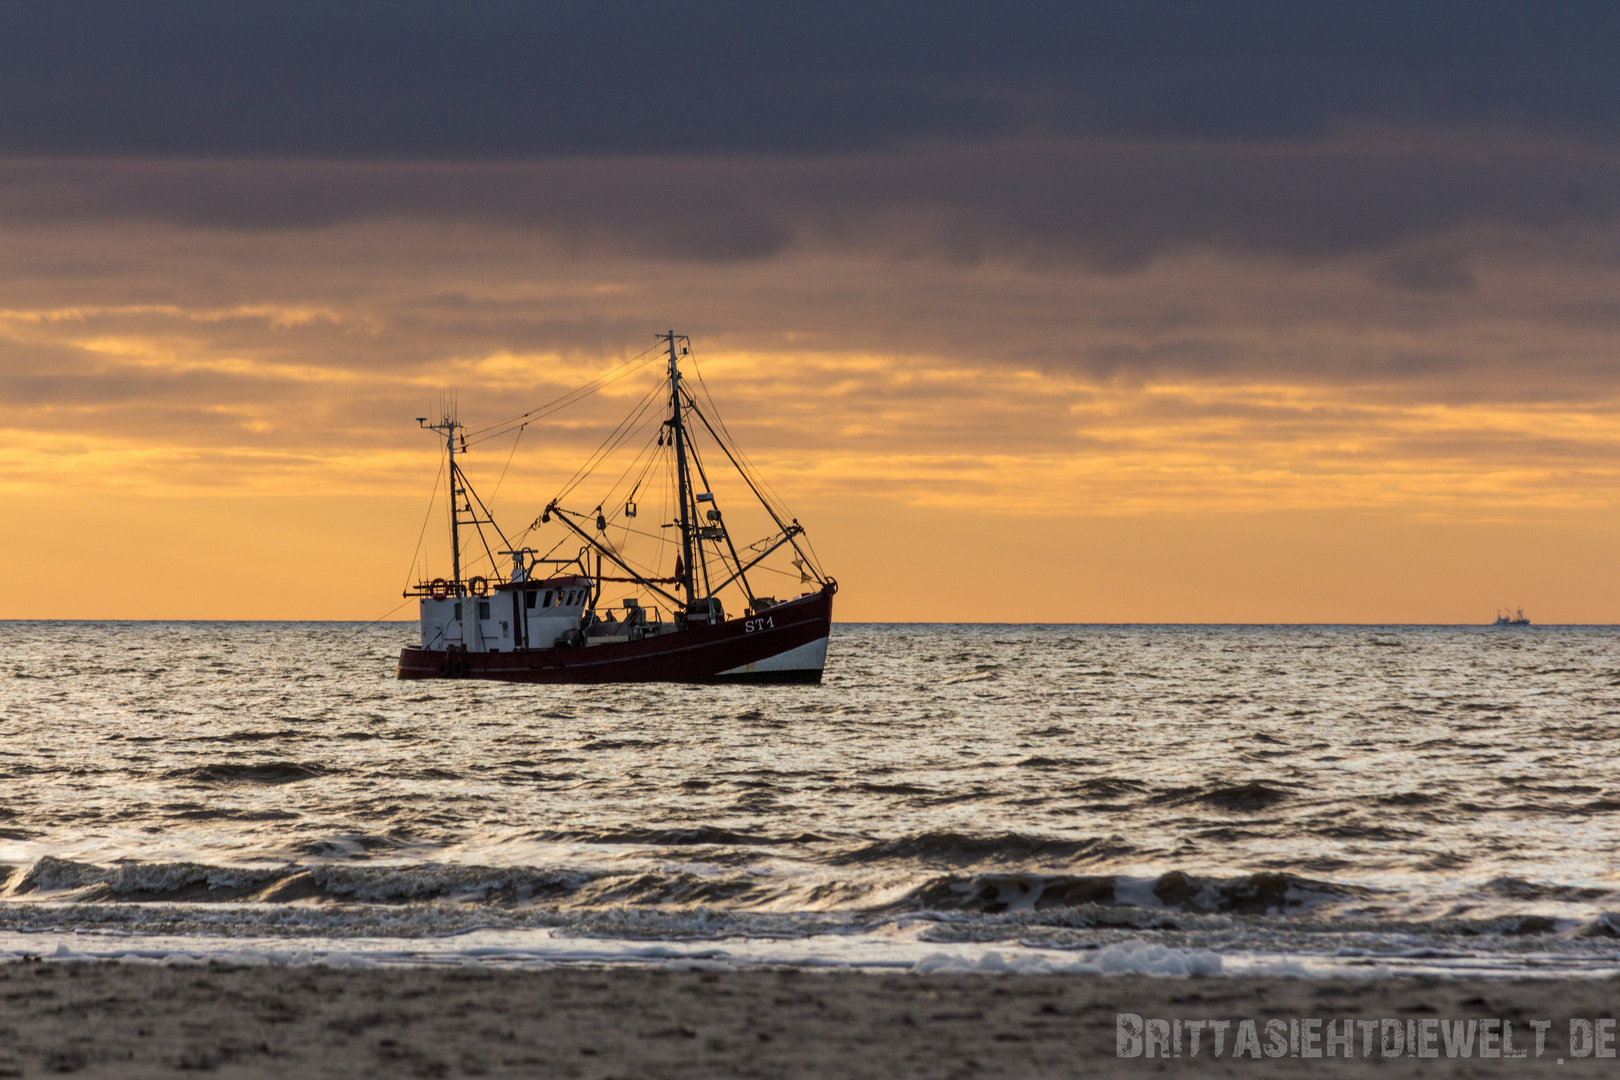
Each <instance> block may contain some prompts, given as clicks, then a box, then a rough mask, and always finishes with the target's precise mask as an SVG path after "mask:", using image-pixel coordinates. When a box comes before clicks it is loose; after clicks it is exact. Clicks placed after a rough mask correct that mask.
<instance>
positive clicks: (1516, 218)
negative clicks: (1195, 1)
mask: <svg viewBox="0 0 1620 1080" xmlns="http://www.w3.org/2000/svg"><path fill="white" fill-rule="evenodd" d="M1572 192H1578V193H1579V195H1578V197H1575V196H1572V194H1571V193H1572ZM1617 207H1620V155H1616V156H1613V157H1610V156H1606V155H1593V154H1576V153H1555V152H1537V151H1534V150H1528V149H1527V150H1523V151H1506V150H1504V151H1502V152H1499V153H1497V154H1495V155H1493V156H1489V157H1482V156H1480V155H1477V154H1473V153H1453V152H1448V151H1446V150H1444V149H1432V150H1431V149H1425V148H1423V147H1404V148H1402V147H1392V148H1389V149H1380V148H1378V147H1376V146H1368V145H1364V144H1361V145H1351V146H1341V147H1322V146H1301V147H1283V148H1270V147H1266V148H1256V147H1252V146H1230V147H1220V146H1207V145H1196V146H1187V145H1163V146H1157V147H1143V146H1139V145H1133V146H1108V145H1101V146H1074V145H1056V146H1054V145H1047V144H1029V143H1013V144H1007V145H1002V146H995V147H989V146H936V147H930V148H919V149H916V150H913V151H896V152H892V153H888V154H883V155H863V156H855V157H839V158H832V157H828V158H821V159H805V158H792V159H746V160H739V159H727V160H705V159H693V158H687V159H672V160H656V159H645V158H642V159H574V160H567V161H549V162H507V163H401V162H394V163H387V162H372V163H343V162H330V163H328V162H275V161H255V162H208V161H201V162H162V161H159V162H142V161H115V162H83V161H66V162H64V161H54V162H37V161H36V162H11V163H0V214H3V215H4V216H5V217H7V218H8V219H10V220H12V221H41V220H47V221H48V220H53V219H75V218H92V219H93V218H119V217H133V218H142V219H149V220H158V221H165V222H171V223H175V224H180V225H184V226H192V227H205V228H225V229H248V230H264V229H288V228H310V227H321V226H329V225H336V224H342V223H347V222H353V221H360V220H376V219H390V218H421V219H463V220H470V221H478V222H485V223H492V224H500V225H504V226H512V227H525V228H532V229H536V230H539V231H541V232H544V233H546V234H547V235H550V236H552V237H556V238H558V239H560V240H562V241H564V242H566V243H572V244H575V245H579V246H590V247H593V248H595V247H600V246H603V245H605V246H606V247H607V248H609V249H611V250H616V251H621V252H623V251H630V252H635V253H638V254H647V255H654V256H658V257H664V258H674V259H697V260H720V261H725V260H735V259H753V258H761V257H766V256H772V255H776V254H780V253H782V252H783V251H785V250H787V249H789V248H790V247H792V246H794V245H796V244H798V245H815V246H830V247H834V248H838V249H841V250H860V251H868V252H872V253H874V254H879V255H882V256H885V257H932V258H944V259H946V260H948V261H954V262H963V263H973V262H977V261H981V260H984V259H987V258H988V259H1007V258H1012V259H1019V260H1025V261H1034V262H1043V261H1053V260H1056V261H1059V262H1077V263H1081V264H1084V265H1089V266H1093V267H1100V268H1104V269H1130V268H1134V267H1136V266H1140V265H1141V264H1143V263H1144V262H1146V261H1147V260H1148V259H1150V258H1152V257H1154V256H1156V255H1159V254H1163V253H1166V252H1171V253H1173V252H1177V251H1186V250H1197V249H1210V250H1213V249H1220V250H1227V251H1237V252H1243V253H1250V254H1264V255H1280V256H1284V257H1289V258H1295V259H1302V260H1315V259H1323V258H1333V257H1337V256H1343V255H1347V254H1353V253H1360V252H1376V251H1384V250H1386V249H1390V250H1392V249H1395V248H1397V247H1399V246H1400V245H1402V244H1405V243H1408V242H1410V241H1413V240H1422V239H1423V238H1426V237H1431V236H1434V235H1437V234H1444V233H1446V232H1448V231H1454V230H1459V229H1464V228H1466V227H1469V226H1473V225H1479V224H1486V225H1502V226H1513V227H1519V228H1530V229H1546V228H1555V227H1561V226H1571V225H1573V226H1590V225H1594V224H1599V223H1602V222H1606V221H1609V220H1610V219H1611V218H1612V215H1613V214H1614V212H1615V210H1616V208H1617ZM1464 257H1465V253H1464V252H1460V251H1458V250H1456V249H1452V248H1447V249H1444V250H1428V249H1424V250H1417V251H1401V252H1395V253H1394V254H1392V255H1391V257H1390V259H1389V260H1388V261H1387V263H1386V264H1384V265H1383V266H1382V267H1381V269H1380V270H1379V280H1381V281H1383V282H1385V283H1386V284H1390V285H1394V286H1397V287H1401V288H1407V289H1413V290H1417V291H1428V292H1432V291H1446V290H1455V289H1466V288H1468V287H1469V285H1470V284H1471V280H1472V279H1471V277H1470V273H1469V271H1468V269H1467V266H1466V265H1465V262H1464Z"/></svg>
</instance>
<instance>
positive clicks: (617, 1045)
mask: <svg viewBox="0 0 1620 1080" xmlns="http://www.w3.org/2000/svg"><path fill="white" fill-rule="evenodd" d="M0 984H3V987H0V1075H7V1076H38V1075H46V1074H62V1073H78V1074H80V1075H86V1076H108V1077H126V1076H127V1077H150V1076H154V1075H164V1074H168V1073H171V1072H176V1073H177V1072H187V1073H195V1072H198V1071H204V1072H209V1073H212V1074H213V1075H218V1076H244V1077H246V1076H320V1077H357V1076H379V1077H382V1076H388V1077H394V1076H430V1077H431V1076H559V1077H589V1078H602V1077H617V1078H632V1077H636V1078H639V1077H647V1078H666V1077H726V1076H758V1077H911V1076H916V1077H950V1076H1026V1077H1028V1076H1035V1077H1048V1076H1049V1077H1070V1076H1089V1075H1098V1074H1107V1075H1126V1076H1128V1075H1131V1074H1134V1073H1144V1074H1146V1073H1158V1072H1160V1071H1163V1070H1171V1071H1175V1072H1186V1073H1196V1074H1200V1075H1205V1074H1207V1075H1223V1076H1224V1075H1263V1074H1270V1073H1276V1072H1284V1073H1290V1074H1304V1073H1324V1074H1328V1075H1344V1076H1361V1075H1378V1076H1454V1075H1469V1076H1473V1075H1484V1074H1497V1073H1505V1074H1512V1073H1522V1072H1523V1071H1525V1070H1549V1071H1556V1073H1557V1074H1558V1075H1559V1076H1566V1075H1567V1076H1584V1075H1599V1074H1601V1075H1610V1074H1613V1073H1616V1072H1620V1062H1617V1061H1616V1060H1615V1059H1614V1058H1607V1059H1599V1058H1596V1057H1586V1058H1584V1059H1577V1058H1574V1057H1569V1056H1567V1053H1566V1046H1565V1038H1566V1035H1567V1032H1568V1030H1569V1018H1570V1017H1585V1018H1599V1017H1604V1016H1612V1015H1613V1014H1614V1013H1615V1012H1616V1008H1615V1002H1616V997H1615V987H1614V986H1613V984H1612V983H1609V982H1591V981H1569V980H1561V981H1551V980H1548V981H1533V980H1515V981H1506V980H1440V979H1429V978H1414V979H1384V980H1357V981H1349V980H1288V979H1241V978H1230V979H1228V978H1219V979H1154V978H1146V977H1140V976H1115V977H1076V976H1018V975H1006V976H993V975H935V976H910V975H869V974H858V973H848V972H840V973H829V972H812V971H800V970H785V969H779V970H756V971H671V970H654V969H643V968H562V969H550V970H527V971H496V970H488V969H476V968H385V969H337V968H325V967H279V966H254V967H239V966H223V965H218V964H209V965H180V966H159V965H144V964H129V963H58V962H52V961H45V962H30V963H15V964H10V965H6V966H5V967H3V968H0ZM1122 1012H1124V1013H1135V1014H1138V1015H1141V1016H1143V1017H1149V1018H1154V1017H1160V1018H1168V1019H1180V1020H1183V1021H1184V1022H1185V1021H1188V1020H1194V1019H1205V1020H1214V1019H1225V1020H1228V1021H1231V1022H1232V1029H1231V1030H1232V1031H1233V1032H1234V1037H1235V1032H1236V1030H1237V1025H1238V1023H1239V1022H1240V1021H1242V1020H1243V1019H1254V1020H1256V1021H1257V1023H1258V1025H1259V1029H1260V1030H1261V1031H1262V1032H1263V1031H1264V1028H1265V1022H1266V1020H1267V1019H1273V1018H1276V1019H1283V1020H1287V1019H1288V1018H1300V1019H1309V1018H1322V1017H1327V1018H1332V1019H1335V1020H1337V1021H1339V1022H1340V1023H1341V1024H1342V1023H1343V1021H1345V1020H1350V1019H1377V1018H1384V1017H1391V1018H1412V1019H1414V1020H1418V1019H1422V1018H1442V1019H1450V1020H1475V1019H1479V1020H1483V1019H1490V1018H1496V1019H1507V1020H1511V1021H1512V1022H1513V1023H1514V1025H1515V1036H1514V1037H1515V1041H1516V1045H1518V1046H1520V1047H1524V1048H1526V1049H1527V1050H1528V1051H1529V1054H1528V1056H1527V1057H1525V1058H1517V1059H1513V1058H1495V1059H1490V1058H1487V1059H1481V1058H1479V1057H1478V1056H1473V1057H1470V1058H1467V1059H1462V1058H1450V1057H1447V1056H1445V1051H1444V1049H1443V1048H1442V1049H1440V1050H1439V1054H1440V1056H1438V1057H1436V1058H1433V1059H1427V1058H1418V1057H1410V1056H1400V1057H1381V1056H1378V1054H1377V1051H1376V1049H1375V1052H1374V1056H1373V1057H1371V1058H1365V1057H1362V1056H1360V1051H1361V1049H1362V1048H1361V1046H1360V1045H1359V1043H1360V1039H1359V1038H1358V1039H1357V1040H1356V1041H1357V1043H1358V1045H1357V1046H1356V1047H1355V1048H1354V1052H1355V1055H1356V1056H1354V1057H1352V1058H1350V1059H1348V1060H1347V1059H1345V1058H1343V1057H1342V1056H1335V1057H1334V1058H1331V1059H1316V1060H1312V1059H1307V1058H1304V1057H1283V1058H1279V1059H1269V1058H1265V1057H1263V1056H1262V1057H1261V1059H1260V1060H1253V1059H1251V1058H1249V1057H1240V1058H1234V1057H1232V1056H1231V1055H1232V1051H1233V1046H1232V1043H1231V1042H1227V1044H1226V1047H1225V1053H1224V1054H1223V1056H1221V1057H1219V1058H1217V1057H1214V1056H1212V1055H1211V1052H1210V1051H1211V1045H1210V1042H1209V1039H1208V1038H1207V1037H1206V1038H1204V1039H1203V1040H1202V1043H1201V1048H1200V1053H1199V1054H1198V1056H1196V1057H1194V1056H1190V1055H1189V1054H1188V1053H1187V1051H1188V1049H1189V1048H1190V1041H1189V1040H1184V1042H1183V1046H1182V1056H1181V1057H1180V1058H1179V1059H1178V1058H1171V1059H1170V1060H1164V1059H1162V1058H1157V1057H1155V1058H1152V1059H1149V1058H1146V1057H1134V1058H1129V1059H1123V1060H1122V1059H1121V1058H1120V1057H1118V1055H1117V1044H1116V1016H1117V1014H1119V1013H1122ZM1538 1018H1540V1019H1550V1020H1552V1021H1553V1023H1552V1025H1551V1027H1550V1029H1549V1030H1548V1033H1547V1040H1546V1048H1545V1053H1544V1055H1543V1056H1541V1057H1539V1058H1538V1057H1536V1056H1535V1053H1534V1049H1533V1036H1532V1034H1531V1027H1530V1022H1531V1021H1533V1020H1536V1019H1538ZM1346 1030H1348V1028H1346ZM1560 1058H1562V1064H1560Z"/></svg>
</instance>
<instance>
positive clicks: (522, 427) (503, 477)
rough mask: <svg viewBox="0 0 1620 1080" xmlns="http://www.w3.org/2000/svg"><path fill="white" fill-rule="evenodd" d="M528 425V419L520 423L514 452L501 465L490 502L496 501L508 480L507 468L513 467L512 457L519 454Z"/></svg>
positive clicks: (513, 442)
mask: <svg viewBox="0 0 1620 1080" xmlns="http://www.w3.org/2000/svg"><path fill="white" fill-rule="evenodd" d="M528 426H529V425H528V422H527V421H525V422H524V423H522V424H519V425H518V429H517V432H518V433H517V438H515V439H513V440H512V452H511V453H510V454H507V455H506V464H505V465H503V466H501V475H500V478H499V479H498V480H496V481H495V490H494V491H492V492H490V493H489V501H490V502H494V501H495V496H497V495H499V494H500V493H501V485H502V484H503V483H505V482H506V470H507V469H510V468H511V467H512V458H514V457H516V456H517V448H518V443H520V442H522V441H523V432H524V431H525V430H526V429H527V428H528Z"/></svg>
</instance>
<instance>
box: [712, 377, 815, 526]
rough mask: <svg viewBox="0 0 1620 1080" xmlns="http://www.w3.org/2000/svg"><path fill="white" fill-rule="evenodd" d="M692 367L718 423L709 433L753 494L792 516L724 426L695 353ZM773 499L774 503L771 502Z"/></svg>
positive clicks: (787, 507) (773, 507)
mask: <svg viewBox="0 0 1620 1080" xmlns="http://www.w3.org/2000/svg"><path fill="white" fill-rule="evenodd" d="M689 351H690V350H689ZM692 367H693V369H694V370H695V371H696V372H697V376H698V385H699V386H700V387H701V388H702V390H703V397H704V399H705V400H706V401H707V402H708V404H709V409H710V410H711V411H712V412H713V413H714V419H715V422H716V423H718V424H719V425H720V431H715V430H714V428H713V427H712V426H710V427H709V434H711V435H713V436H714V441H715V442H717V443H719V444H720V445H721V449H722V450H727V451H728V452H727V455H726V456H727V457H730V458H731V463H732V464H733V465H735V466H736V467H737V471H738V472H740V473H742V474H743V478H744V479H745V480H747V481H748V482H749V485H750V486H751V487H753V488H754V494H755V495H757V496H759V500H760V501H761V502H763V503H765V504H766V505H767V507H768V508H769V509H770V510H771V511H772V512H773V513H774V514H776V515H778V516H780V517H786V518H792V517H793V511H792V509H791V508H789V506H788V504H787V500H786V499H784V498H782V496H781V494H779V493H778V492H777V490H776V489H775V488H773V487H771V485H770V482H769V481H767V480H766V479H765V478H764V476H763V475H761V474H760V472H759V467H758V466H757V465H755V464H754V461H753V459H752V458H750V457H749V456H748V455H747V454H745V453H744V452H743V448H742V445H741V444H740V443H738V442H737V437H736V436H735V435H733V434H732V433H731V429H730V428H728V427H726V418H725V417H724V416H721V415H720V406H719V405H717V404H716V403H715V400H714V395H713V394H712V393H710V392H709V384H708V382H707V381H706V380H705V379H704V378H703V366H702V365H701V364H699V363H698V360H697V356H696V355H695V354H694V355H693V356H692ZM692 406H693V408H696V407H697V401H696V400H695V399H694V400H693V401H692ZM699 415H700V416H701V415H702V414H701V413H699ZM705 426H708V425H705ZM722 432H723V433H724V438H722V437H721V433H722ZM728 444H729V446H728ZM730 451H735V453H731V452H730ZM739 459H740V460H739ZM760 488H764V489H765V490H764V491H761V490H760ZM766 492H769V493H770V496H771V498H769V499H768V498H766ZM773 499H774V505H773V504H772V500H773Z"/></svg>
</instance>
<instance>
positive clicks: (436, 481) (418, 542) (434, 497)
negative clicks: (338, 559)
mask: <svg viewBox="0 0 1620 1080" xmlns="http://www.w3.org/2000/svg"><path fill="white" fill-rule="evenodd" d="M445 453H446V451H445V450H444V448H443V447H440V449H439V472H438V475H436V476H434V477H433V492H432V494H430V495H429V496H428V508H427V514H426V515H425V516H424V517H423V518H422V531H421V532H420V533H418V534H417V537H416V550H415V551H413V552H411V568H410V569H409V570H407V571H405V588H407V589H408V588H410V587H411V575H412V574H413V573H415V572H416V557H417V556H418V555H420V554H422V541H423V540H426V539H427V527H428V522H430V521H432V520H433V504H434V503H436V502H438V501H439V477H440V476H443V475H444V459H445ZM422 572H423V574H424V576H425V575H426V573H427V568H426V567H423V569H422ZM401 606H403V605H401ZM398 610H399V608H395V609H394V611H398ZM393 613H394V612H393V611H390V612H389V613H388V615H392V614H393ZM388 615H384V616H383V619H386V618H388ZM377 621H378V622H381V621H382V619H378V620H377Z"/></svg>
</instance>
